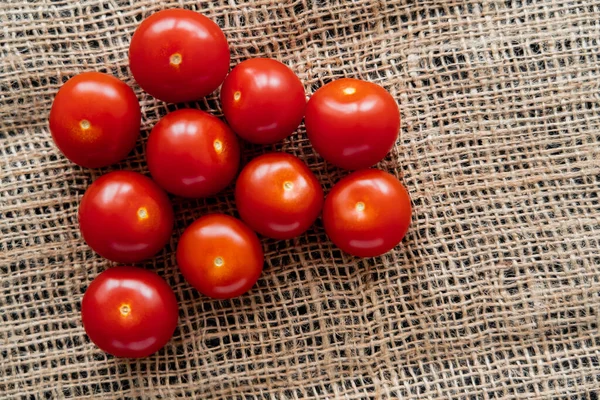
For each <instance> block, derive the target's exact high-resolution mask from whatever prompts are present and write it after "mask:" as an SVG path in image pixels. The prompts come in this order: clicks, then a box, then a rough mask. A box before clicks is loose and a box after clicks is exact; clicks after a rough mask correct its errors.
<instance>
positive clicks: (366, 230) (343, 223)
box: [323, 169, 411, 257]
mask: <svg viewBox="0 0 600 400" xmlns="http://www.w3.org/2000/svg"><path fill="white" fill-rule="evenodd" d="M410 219H411V206H410V197H409V195H408V192H407V191H406V189H405V188H404V186H402V184H401V183H400V182H399V181H398V179H396V177H394V176H393V175H390V174H388V173H387V172H383V171H379V170H376V169H367V170H362V171H357V172H354V173H352V174H350V175H348V176H347V177H345V178H343V179H342V180H340V181H339V182H338V183H337V184H336V185H335V186H334V187H333V189H331V192H330V193H329V195H327V198H326V199H325V206H324V207H323V225H324V226H325V232H326V233H327V235H328V236H329V238H330V239H331V241H332V242H333V243H334V244H335V245H336V246H337V247H339V248H340V249H342V250H344V251H345V252H346V253H350V254H352V255H355V256H359V257H375V256H378V255H381V254H383V253H386V252H388V251H390V250H391V249H393V248H394V247H395V246H396V245H397V244H398V243H400V241H401V240H402V238H403V237H404V235H405V234H406V231H407V230H408V226H409V225H410Z"/></svg>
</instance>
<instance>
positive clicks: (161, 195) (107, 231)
mask: <svg viewBox="0 0 600 400" xmlns="http://www.w3.org/2000/svg"><path fill="white" fill-rule="evenodd" d="M173 222H174V216H173V208H172V207H171V203H170V202H169V198H168V197H167V195H166V194H165V192H163V191H162V190H161V189H160V188H159V187H158V185H156V183H154V182H152V180H151V179H150V178H147V177H145V176H144V175H142V174H138V173H137V172H132V171H114V172H110V173H108V174H106V175H103V176H101V177H100V178H98V179H97V180H96V181H95V182H94V183H92V185H91V186H90V187H89V188H88V189H87V191H86V192H85V194H84V195H83V198H82V199H81V205H80V206H79V229H80V230H81V234H82V235H83V238H84V240H85V241H86V242H87V244H88V245H89V246H90V247H91V248H92V249H93V250H94V251H95V252H96V253H98V254H100V255H101V256H102V257H104V258H107V259H109V260H112V261H117V262H123V263H125V262H127V263H129V262H137V261H141V260H143V259H145V258H149V257H152V256H153V255H155V254H156V253H158V251H159V250H160V249H162V248H163V247H164V246H165V244H167V242H168V241H169V238H170V237H171V232H172V231H173Z"/></svg>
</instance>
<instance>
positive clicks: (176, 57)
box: [169, 53, 183, 67]
mask: <svg viewBox="0 0 600 400" xmlns="http://www.w3.org/2000/svg"><path fill="white" fill-rule="evenodd" d="M182 61H183V58H182V57H181V54H179V53H175V54H172V55H171V57H170V58H169V62H170V63H171V65H172V66H174V67H179V65H180V64H181V62H182Z"/></svg>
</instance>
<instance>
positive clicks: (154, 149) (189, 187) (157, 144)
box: [146, 109, 240, 197]
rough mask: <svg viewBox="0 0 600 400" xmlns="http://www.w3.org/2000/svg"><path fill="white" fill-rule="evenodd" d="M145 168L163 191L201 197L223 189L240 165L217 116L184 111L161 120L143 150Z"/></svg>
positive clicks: (232, 138) (228, 132)
mask: <svg viewBox="0 0 600 400" xmlns="http://www.w3.org/2000/svg"><path fill="white" fill-rule="evenodd" d="M146 159H147V162H148V168H149V169H150V173H151V174H152V177H153V178H154V180H155V181H156V182H157V183H158V184H159V185H160V186H162V187H163V188H164V189H165V190H166V191H168V192H171V193H173V194H176V195H178V196H183V197H205V196H210V195H213V194H216V193H217V192H220V191H221V190H223V189H224V188H225V187H226V186H227V185H228V184H229V183H230V182H231V181H232V180H233V178H235V175H236V173H237V171H238V168H239V165H240V145H239V143H238V139H237V137H236V136H235V134H234V133H233V132H232V131H231V129H229V127H228V126H227V125H226V124H225V123H223V122H222V121H221V120H220V119H218V118H217V117H214V116H212V115H210V114H207V113H205V112H203V111H200V110H192V109H184V110H179V111H175V112H172V113H170V114H167V115H166V116H165V117H163V118H162V119H161V120H160V121H159V122H158V124H156V126H155V127H154V129H152V132H151V134H150V137H149V139H148V145H147V148H146Z"/></svg>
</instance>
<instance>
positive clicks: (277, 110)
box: [221, 58, 306, 144]
mask: <svg viewBox="0 0 600 400" xmlns="http://www.w3.org/2000/svg"><path fill="white" fill-rule="evenodd" d="M221 103H222V104H223V113H224V114H225V119H227V122H228V123H229V125H230V126H231V128H232V129H233V131H234V132H235V133H237V134H238V135H240V136H241V137H242V138H243V139H245V140H247V141H249V142H251V143H259V144H270V143H275V142H279V141H280V140H282V139H284V138H286V137H287V136H289V135H290V134H292V133H293V132H294V131H295V130H296V128H298V125H300V122H302V117H304V109H305V108H306V97H305V94H304V85H302V82H300V79H298V77H297V76H296V74H294V72H292V70H291V69H289V68H288V67H287V66H286V65H285V64H282V63H280V62H279V61H276V60H272V59H268V58H253V59H250V60H246V61H244V62H242V63H240V64H238V65H237V66H236V67H235V68H234V69H233V70H232V71H231V73H230V74H229V75H228V76H227V78H225V82H223V87H222V88H221Z"/></svg>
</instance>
